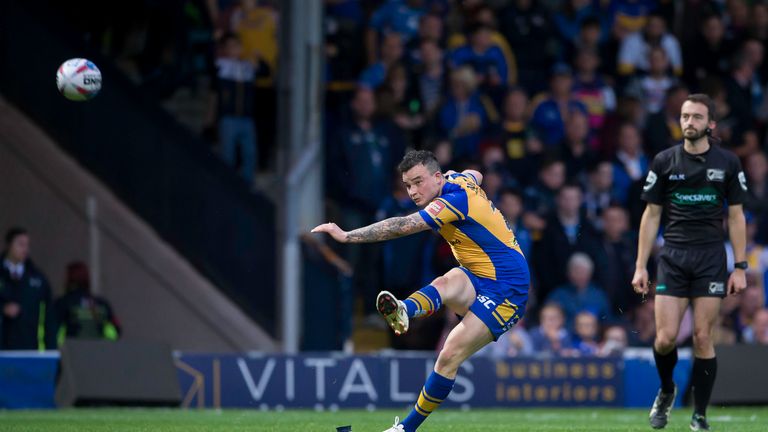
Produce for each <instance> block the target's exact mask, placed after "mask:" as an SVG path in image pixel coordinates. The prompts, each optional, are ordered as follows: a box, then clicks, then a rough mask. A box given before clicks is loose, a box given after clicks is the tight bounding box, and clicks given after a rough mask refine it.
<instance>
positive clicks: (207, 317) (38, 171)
mask: <svg viewBox="0 0 768 432" xmlns="http://www.w3.org/2000/svg"><path fill="white" fill-rule="evenodd" d="M88 197H93V199H95V202H96V203H97V211H96V218H95V220H96V223H97V227H98V233H99V235H98V237H99V238H100V242H99V244H100V251H101V253H100V258H101V259H100V261H101V278H100V280H99V286H100V294H101V295H102V296H104V297H106V298H107V299H108V300H109V301H110V302H111V303H112V305H113V307H114V309H115V312H116V314H117V315H118V318H119V319H120V321H121V323H122V326H123V336H124V338H125V339H126V340H146V341H159V342H165V343H168V344H170V345H171V346H172V347H173V348H174V349H181V350H194V351H227V352H233V351H244V350H263V351H274V350H275V344H274V342H273V340H272V339H271V338H270V336H269V335H268V334H267V333H266V332H265V331H264V330H263V329H262V328H261V327H259V326H258V325H257V324H256V323H255V322H254V321H253V320H252V319H250V318H249V317H248V316H247V315H246V314H245V313H244V312H242V310H241V309H240V308H238V307H237V306H236V305H235V304H234V303H233V302H232V301H231V300H230V299H228V298H227V297H226V296H225V295H223V294H222V293H221V292H220V291H219V290H218V289H217V288H216V287H215V286H214V285H213V284H212V283H211V282H210V281H208V280H207V279H206V278H204V277H203V276H202V275H201V274H200V272H199V271H197V270H196V269H195V268H194V267H193V266H191V265H190V264H189V263H188V262H187V261H186V260H185V259H184V258H183V257H182V256H181V255H180V254H179V253H178V252H176V251H175V250H174V249H173V248H172V247H171V246H170V245H168V244H167V243H166V242H165V241H163V240H162V239H161V238H160V237H159V236H158V234H157V233H156V232H155V231H154V230H153V229H152V228H151V227H150V226H148V224H147V223H145V222H144V221H143V220H142V219H140V218H139V217H137V215H136V214H135V213H133V212H132V211H131V210H130V209H129V208H128V207H127V206H126V205H124V204H123V203H122V202H121V201H120V200H118V199H117V198H116V197H115V196H114V194H112V193H111V192H110V191H109V190H108V189H107V188H106V187H105V186H104V185H102V184H101V183H100V182H99V181H98V180H97V179H96V178H95V177H94V176H92V175H91V174H89V173H88V172H87V171H86V170H84V169H83V168H82V167H81V166H80V165H78V163H77V162H76V161H74V160H73V159H72V158H71V157H69V156H68V155H66V154H65V153H64V152H63V151H61V149H59V148H58V147H57V146H56V145H55V143H54V142H53V141H52V140H51V139H50V138H49V137H48V136H46V135H45V134H44V133H43V131H41V130H40V128H38V127H37V126H36V125H34V124H33V123H32V122H30V121H29V120H28V119H27V118H25V116H23V115H22V114H21V113H20V112H19V111H18V110H16V109H15V108H13V107H12V106H11V105H9V104H8V103H7V102H6V101H5V100H3V99H2V98H0V207H1V208H2V211H0V228H2V229H6V228H8V227H9V226H13V225H21V226H24V227H26V228H28V229H29V231H30V235H31V239H32V256H33V258H34V260H35V262H36V263H37V264H38V266H39V267H41V268H42V270H43V271H44V272H45V273H46V274H47V275H48V277H49V279H50V282H51V285H52V287H53V289H54V294H55V295H58V294H61V291H62V289H63V287H62V284H63V279H64V268H65V266H66V264H67V263H69V262H70V261H72V260H86V261H87V260H88V258H89V250H90V249H89V248H90V246H89V244H90V243H89V231H90V229H89V218H88V213H87V211H86V202H87V200H88Z"/></svg>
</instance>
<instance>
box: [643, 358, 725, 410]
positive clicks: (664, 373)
mask: <svg viewBox="0 0 768 432" xmlns="http://www.w3.org/2000/svg"><path fill="white" fill-rule="evenodd" d="M653 358H654V360H656V370H657V371H658V372H659V379H660V380H661V391H662V392H663V393H667V394H669V393H672V392H674V391H675V381H674V380H673V379H672V372H674V371H675V365H676V364H677V347H674V348H673V349H672V351H670V352H668V353H667V354H661V353H660V352H658V351H656V348H654V349H653ZM697 360H698V359H697ZM694 370H695V367H694ZM694 376H695V374H694ZM711 389H712V387H710V390H711ZM707 400H709V398H707Z"/></svg>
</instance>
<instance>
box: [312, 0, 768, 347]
mask: <svg viewBox="0 0 768 432" xmlns="http://www.w3.org/2000/svg"><path fill="white" fill-rule="evenodd" d="M325 3H326V29H327V35H326V53H327V56H328V58H327V65H326V66H327V67H326V74H327V75H326V79H327V82H328V85H329V89H336V88H340V83H343V82H347V83H349V82H353V83H354V90H352V91H351V92H350V95H349V97H347V98H343V97H336V96H337V95H333V96H329V98H328V100H329V105H328V108H327V112H326V118H327V121H326V131H327V140H326V144H327V153H326V155H327V157H326V160H327V172H328V187H327V191H328V192H327V193H328V198H329V208H330V209H331V213H332V214H336V215H338V217H335V218H334V217H333V216H332V217H331V218H330V219H332V220H338V221H340V225H341V226H342V227H343V228H345V229H348V228H354V227H357V226H361V225H365V224H369V223H372V222H375V221H377V220H380V219H382V218H385V217H389V216H394V215H402V214H406V213H409V212H413V211H415V210H416V209H415V207H414V205H413V204H412V203H411V202H410V200H409V199H408V196H407V194H406V193H405V191H404V190H403V187H402V184H401V182H400V179H399V176H398V175H397V174H396V172H395V170H394V166H395V165H396V164H397V162H398V161H399V159H400V157H401V156H402V155H403V153H404V152H405V151H406V149H410V148H416V149H428V150H432V151H433V152H435V154H436V155H437V157H438V159H439V160H440V162H441V164H442V166H443V167H444V168H445V169H449V168H450V169H454V170H462V169H467V168H472V169H479V170H480V171H482V172H483V173H484V176H485V177H484V181H483V185H482V187H483V189H484V190H485V192H486V194H487V195H488V197H489V198H491V199H492V200H493V201H494V203H495V204H496V206H497V208H499V209H500V210H501V211H502V213H503V214H504V215H505V217H506V219H507V220H508V221H509V222H510V224H511V225H512V226H513V228H514V230H515V233H516V235H517V237H518V240H519V242H520V244H521V246H522V248H523V250H524V252H525V255H526V257H527V258H528V262H529V264H530V266H531V269H532V274H533V281H532V290H531V294H532V297H533V299H532V301H531V303H530V304H529V307H528V310H527V314H526V317H525V320H524V321H525V322H524V323H523V324H522V325H518V326H517V327H516V329H515V330H514V331H511V332H509V334H508V335H507V336H505V338H503V339H502V341H501V342H500V343H498V344H495V345H494V346H493V348H492V349H489V350H488V353H489V354H492V355H516V354H528V353H533V352H549V353H552V354H555V355H582V354H598V355H609V354H611V353H613V352H615V351H616V350H617V349H620V348H621V347H625V346H650V345H651V343H652V340H653V336H654V319H653V302H654V299H653V296H648V297H645V298H643V297H642V296H639V295H636V294H635V293H634V292H633V290H632V288H631V284H630V282H631V278H632V275H633V273H634V263H635V255H636V253H637V239H636V233H637V228H638V225H639V219H640V215H641V214H642V211H643V208H644V202H643V201H641V200H640V191H641V189H642V185H643V181H644V179H645V175H646V173H647V170H648V164H649V162H650V161H651V160H652V158H653V157H654V156H655V155H656V154H657V153H658V152H659V151H661V150H663V149H666V148H668V147H670V146H672V145H675V144H677V143H679V142H681V139H682V134H681V130H680V124H679V112H680V108H681V105H682V102H683V101H684V99H685V98H686V96H687V95H688V94H690V93H695V92H703V93H707V94H709V95H711V96H712V97H713V98H714V100H715V101H716V103H717V110H718V112H717V113H716V116H717V121H718V123H717V124H718V126H717V129H716V133H715V137H716V138H714V139H715V140H716V143H717V145H721V146H723V147H727V148H729V149H731V150H733V151H734V152H735V153H737V154H738V155H739V156H740V157H741V158H742V163H743V165H744V167H745V172H746V175H747V178H748V183H749V188H750V200H749V202H748V203H747V204H746V205H745V208H746V211H747V216H748V220H749V234H748V236H749V240H748V242H749V246H748V256H749V263H750V270H749V275H750V286H749V288H748V290H747V292H746V293H744V294H743V295H742V296H740V297H733V298H728V299H726V300H725V301H724V303H723V310H722V314H721V322H720V323H719V325H718V330H717V339H718V341H719V342H720V343H734V342H747V343H768V334H766V330H765V328H766V321H768V309H766V308H765V305H766V295H765V283H764V279H765V271H766V270H767V269H768V267H766V264H768V262H767V261H766V257H768V250H766V249H765V246H764V245H765V244H768V230H766V228H768V214H766V209H767V208H768V207H766V203H768V188H766V185H767V184H768V183H767V181H768V163H767V162H766V153H765V151H766V146H765V144H766V127H765V126H766V120H768V97H765V96H766V91H767V89H766V84H768V74H767V72H768V62H766V61H764V50H765V43H766V40H768V3H764V2H760V1H753V2H747V1H745V0H727V1H679V2H672V1H663V0H661V1H654V0H602V1H590V0H551V1H533V0H506V1H505V0H498V1H493V0H487V1H483V0H465V1H460V2H459V1H449V0H387V1H378V2H375V1H370V2H366V1H352V0H350V1H345V0H328V1H326V2H325ZM330 92H331V90H329V94H330ZM661 241H663V240H662V239H661V237H660V238H659V242H661ZM341 252H342V253H346V254H347V257H348V258H349V259H350V260H351V261H352V264H353V267H354V268H355V270H356V271H355V276H354V285H355V287H356V292H357V294H358V295H359V296H360V298H362V299H371V298H375V294H376V292H378V291H379V290H380V289H388V290H390V291H392V292H393V293H395V295H403V294H405V295H407V294H408V293H410V292H411V291H413V289H415V288H418V287H419V286H423V285H424V284H425V283H428V282H429V281H430V280H431V278H432V277H434V276H435V275H438V274H441V273H442V272H444V271H445V270H446V268H450V267H451V266H454V265H455V262H454V261H453V257H452V256H451V253H450V249H449V248H448V246H447V245H446V244H445V243H444V242H442V241H441V240H440V238H439V237H437V236H435V235H434V234H432V233H428V232H427V233H421V234H420V235H416V236H412V238H406V239H399V240H395V241H392V242H389V243H387V244H383V245H362V246H358V247H350V246H345V247H344V249H341ZM731 261H732V260H731ZM731 264H732V263H729V265H731ZM650 267H651V270H654V269H655V264H653V263H651V266H650ZM367 303H372V302H370V301H365V302H364V304H365V305H366V306H365V307H364V310H365V312H373V311H372V310H371V309H367V307H368V305H367ZM454 321H455V319H454V318H453V317H451V316H450V314H447V315H446V322H447V323H448V324H447V325H448V326H450V325H451V322H454ZM414 325H417V326H418V325H420V324H419V323H418V322H417V323H415V324H414ZM683 330H684V331H682V332H681V336H680V341H679V342H680V343H681V344H685V343H686V341H687V340H689V339H690V338H691V331H690V329H688V330H687V331H685V329H683ZM414 333H418V332H414ZM436 333H437V334H436V335H434V337H429V336H427V337H424V336H421V337H418V336H413V337H412V338H411V339H409V338H408V337H406V338H404V339H403V338H398V340H397V341H396V342H395V343H396V345H397V346H399V347H404V348H427V349H429V348H433V347H434V346H435V344H437V343H439V339H440V334H439V333H440V330H439V329H438V330H436Z"/></svg>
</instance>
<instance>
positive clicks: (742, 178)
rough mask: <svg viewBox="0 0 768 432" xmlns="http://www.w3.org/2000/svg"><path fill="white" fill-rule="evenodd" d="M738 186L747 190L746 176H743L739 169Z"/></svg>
mask: <svg viewBox="0 0 768 432" xmlns="http://www.w3.org/2000/svg"><path fill="white" fill-rule="evenodd" d="M738 177H739V186H741V189H742V190H743V191H744V192H746V191H747V178H746V177H745V176H744V171H739V175H738Z"/></svg>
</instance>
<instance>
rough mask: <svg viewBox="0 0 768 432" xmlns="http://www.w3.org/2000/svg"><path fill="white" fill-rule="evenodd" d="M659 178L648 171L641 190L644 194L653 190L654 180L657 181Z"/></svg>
mask: <svg viewBox="0 0 768 432" xmlns="http://www.w3.org/2000/svg"><path fill="white" fill-rule="evenodd" d="M658 179H659V177H658V176H657V175H656V173H655V172H653V171H648V177H646V178H645V186H643V190H644V191H645V192H648V191H649V190H651V188H653V186H654V185H655V184H656V180H658Z"/></svg>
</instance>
